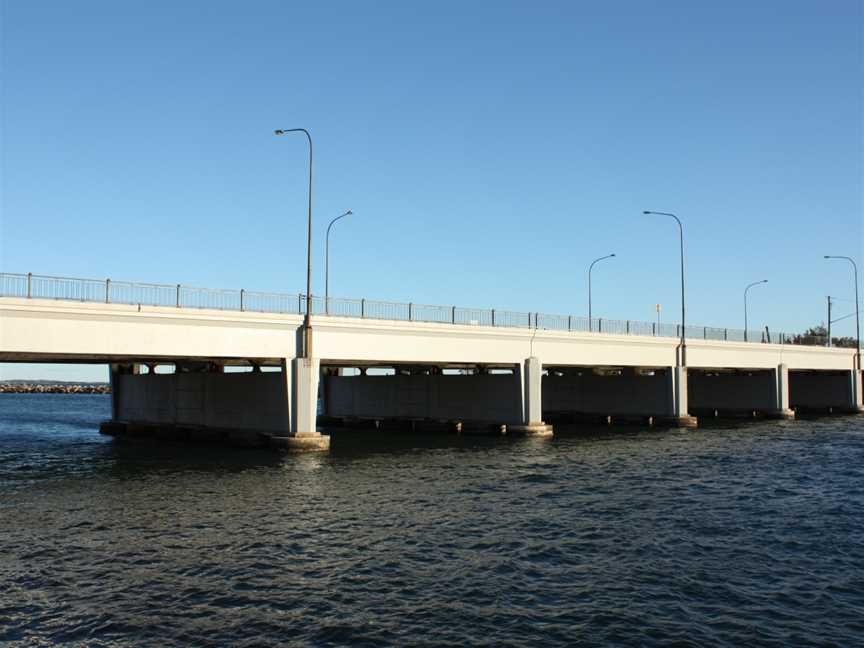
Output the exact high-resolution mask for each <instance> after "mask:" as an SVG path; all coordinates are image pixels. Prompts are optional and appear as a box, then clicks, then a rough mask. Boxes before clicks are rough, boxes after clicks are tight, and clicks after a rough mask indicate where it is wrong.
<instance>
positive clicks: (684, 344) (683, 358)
mask: <svg viewBox="0 0 864 648" xmlns="http://www.w3.org/2000/svg"><path fill="white" fill-rule="evenodd" d="M642 213H643V214H654V215H655V216H669V217H670V218H674V219H675V222H676V223H678V234H679V241H680V243H681V353H680V354H679V358H678V363H679V365H678V366H680V367H686V366H687V341H686V335H685V314H686V309H685V306H684V226H683V225H682V224H681V219H680V218H678V217H677V216H676V215H675V214H670V213H668V212H658V211H647V210H646V211H643V212H642Z"/></svg>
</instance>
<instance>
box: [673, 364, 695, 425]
mask: <svg viewBox="0 0 864 648" xmlns="http://www.w3.org/2000/svg"><path fill="white" fill-rule="evenodd" d="M667 375H668V376H669V397H670V410H671V412H670V415H671V418H672V423H674V424H675V425H678V426H679V427H688V428H694V427H696V426H697V425H698V420H697V418H696V417H695V416H690V411H689V406H688V403H687V367H669V370H668V371H667Z"/></svg>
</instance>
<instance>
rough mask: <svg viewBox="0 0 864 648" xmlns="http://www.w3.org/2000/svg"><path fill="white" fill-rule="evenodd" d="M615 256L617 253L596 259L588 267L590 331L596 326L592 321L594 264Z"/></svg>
mask: <svg viewBox="0 0 864 648" xmlns="http://www.w3.org/2000/svg"><path fill="white" fill-rule="evenodd" d="M614 256H615V253H614V252H613V253H612V254H607V255H606V256H602V257H600V258H599V259H594V260H593V261H592V262H591V265H589V266H588V331H589V332H590V331H592V327H593V326H594V325H593V323H592V320H591V271H592V270H593V269H594V264H595V263H597V262H598V261H603V259H611V258H612V257H614Z"/></svg>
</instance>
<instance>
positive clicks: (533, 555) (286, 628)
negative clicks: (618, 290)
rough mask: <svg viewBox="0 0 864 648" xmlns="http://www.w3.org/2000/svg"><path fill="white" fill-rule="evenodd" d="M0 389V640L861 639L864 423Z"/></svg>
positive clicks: (843, 642) (759, 642)
mask: <svg viewBox="0 0 864 648" xmlns="http://www.w3.org/2000/svg"><path fill="white" fill-rule="evenodd" d="M107 414H108V401H107V397H105V396H84V395H82V396H68V395H21V396H16V395H2V396H0V523H2V526H0V529H2V531H0V533H2V535H0V643H2V642H4V641H6V642H10V644H12V645H14V644H20V645H42V644H50V643H69V644H73V645H75V644H78V645H82V646H109V645H133V644H135V645H138V644H140V645H153V646H187V645H191V644H195V645H212V646H225V645H237V646H253V645H255V646H258V645H273V646H276V645H285V644H294V645H344V644H348V643H352V644H358V645H436V646H438V645H454V646H456V645H458V646H464V645H490V646H491V645H495V646H498V645H525V646H528V645H531V646H536V645H544V646H545V645H568V646H569V645H586V646H589V645H598V644H606V645H634V646H636V645H640V646H666V645H681V646H687V645H692V646H697V645H700V646H704V645H727V646H742V645H747V646H788V645H836V646H852V645H864V424H862V420H861V419H856V418H844V417H838V418H831V419H821V420H812V421H795V422H780V423H774V422H772V423H750V424H739V425H735V426H729V427H714V428H711V429H700V430H697V431H686V432H685V431H659V430H637V429H635V428H624V429H616V430H608V429H607V430H602V431H594V432H585V431H584V428H583V431H582V432H576V431H574V430H564V429H561V428H559V431H558V435H557V436H556V437H555V438H554V439H553V440H551V441H549V440H532V439H523V440H512V439H511V440H507V439H489V438H476V437H475V438H460V437H455V436H447V435H430V436H417V435H408V434H399V433H391V434H380V433H369V432H362V431H351V432H342V433H338V435H337V436H336V437H334V442H333V450H332V452H331V453H330V454H327V455H300V456H287V457H279V456H274V455H272V454H269V453H267V452H259V451H250V450H245V451H241V450H230V449H218V448H213V447H208V446H189V445H172V444H166V443H164V442H163V443H156V442H149V441H146V440H137V441H133V440H125V441H115V440H111V439H108V438H105V437H101V436H99V434H98V432H97V423H98V421H99V420H100V419H102V418H105V417H107Z"/></svg>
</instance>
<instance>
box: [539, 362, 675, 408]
mask: <svg viewBox="0 0 864 648" xmlns="http://www.w3.org/2000/svg"><path fill="white" fill-rule="evenodd" d="M671 398H672V397H671V394H670V384H669V376H668V375H667V373H666V371H665V370H657V371H656V372H655V374H654V375H653V376H646V375H639V374H635V373H629V372H625V373H624V374H622V375H620V376H601V375H596V374H593V373H591V371H590V370H588V369H586V370H585V371H584V372H583V373H582V374H581V375H578V374H576V373H567V374H565V375H563V376H556V375H554V373H553V374H549V375H547V376H544V377H543V413H544V415H545V414H547V413H553V412H579V413H586V414H608V415H612V414H618V415H646V416H647V415H652V416H667V415H669V413H670V411H671Z"/></svg>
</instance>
